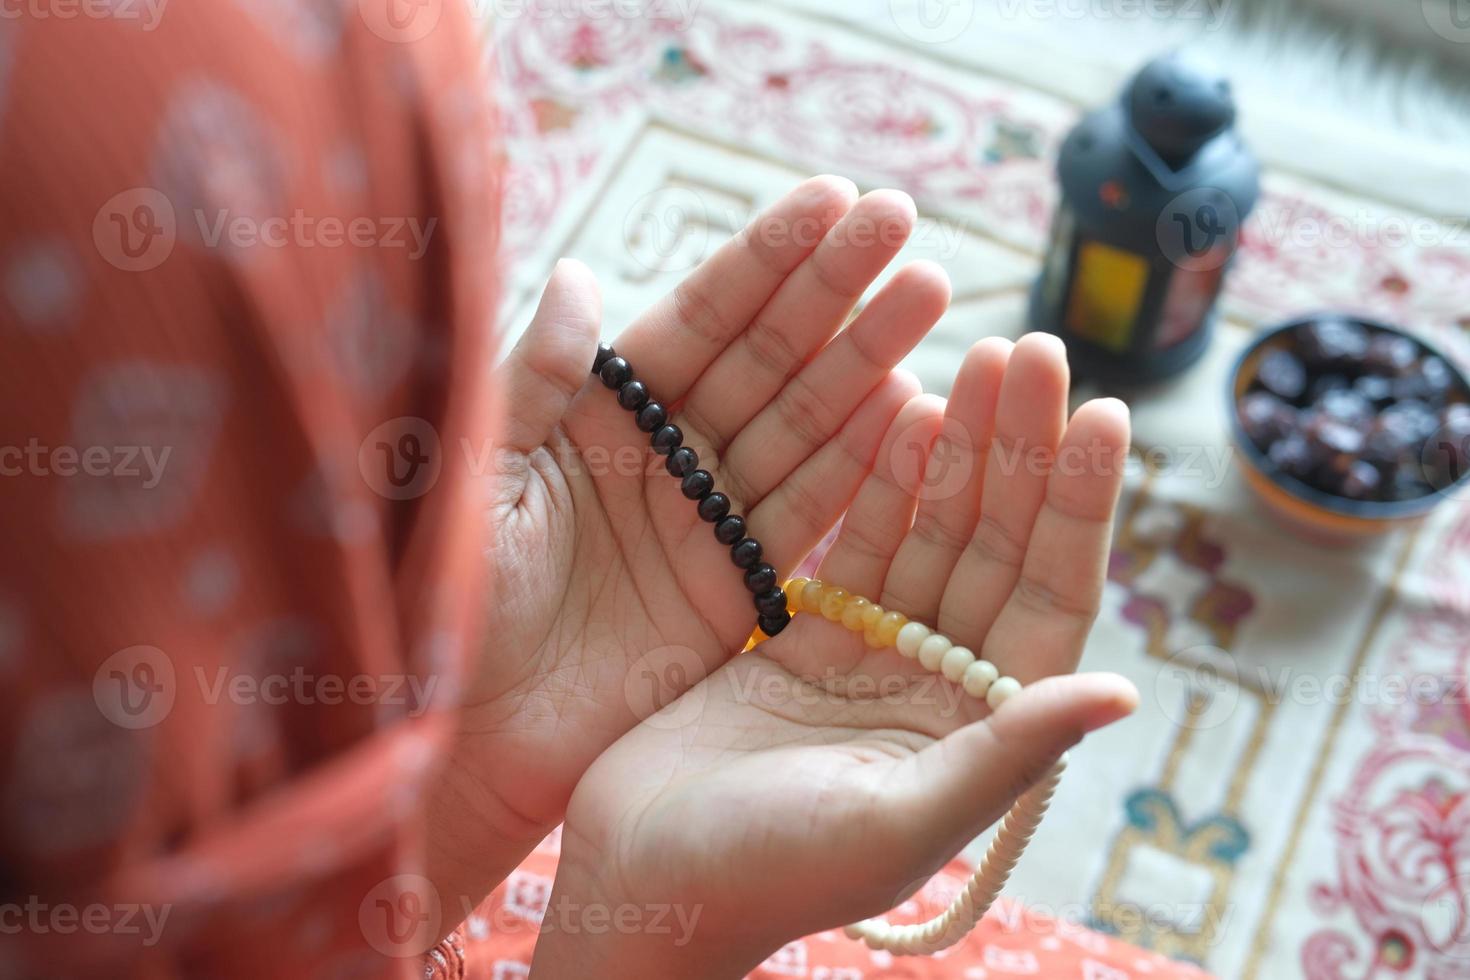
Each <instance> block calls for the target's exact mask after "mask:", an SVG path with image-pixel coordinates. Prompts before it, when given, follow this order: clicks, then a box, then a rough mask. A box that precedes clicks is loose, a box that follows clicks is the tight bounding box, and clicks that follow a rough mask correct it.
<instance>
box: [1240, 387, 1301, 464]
mask: <svg viewBox="0 0 1470 980" xmlns="http://www.w3.org/2000/svg"><path fill="white" fill-rule="evenodd" d="M1240 425H1241V428H1243V429H1245V434H1246V436H1248V437H1249V438H1250V441H1251V442H1253V443H1255V444H1256V448H1258V449H1262V450H1264V449H1266V448H1267V447H1269V446H1270V445H1271V443H1273V442H1275V441H1276V440H1278V439H1284V438H1285V437H1286V435H1287V433H1289V432H1291V431H1292V430H1293V429H1295V428H1296V425H1297V410H1296V409H1295V408H1293V407H1291V406H1290V405H1288V404H1287V403H1286V402H1284V401H1282V400H1281V399H1280V398H1277V397H1276V396H1275V395H1273V394H1271V393H1270V392H1269V391H1253V392H1251V393H1250V394H1249V395H1246V396H1245V397H1244V398H1242V399H1241V400H1240Z"/></svg>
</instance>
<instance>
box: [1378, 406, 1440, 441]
mask: <svg viewBox="0 0 1470 980" xmlns="http://www.w3.org/2000/svg"><path fill="white" fill-rule="evenodd" d="M1378 417H1379V418H1380V419H1382V420H1383V422H1384V424H1386V425H1391V426H1393V427H1394V428H1395V429H1396V430H1397V431H1399V432H1402V433H1403V435H1404V438H1405V439H1407V440H1408V441H1409V442H1410V443H1412V444H1413V445H1415V446H1422V445H1423V444H1424V440H1426V439H1428V438H1429V437H1430V436H1431V435H1433V434H1434V430H1435V429H1437V428H1439V415H1438V414H1437V413H1436V412H1435V411H1434V409H1432V408H1430V407H1429V404H1428V403H1427V402H1421V401H1419V400H1418V399H1417V398H1409V399H1406V400H1404V401H1401V402H1395V403H1394V404H1392V405H1390V406H1388V407H1387V408H1385V409H1384V410H1383V411H1382V412H1381V413H1379V416H1378Z"/></svg>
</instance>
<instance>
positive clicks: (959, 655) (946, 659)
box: [939, 647, 975, 684]
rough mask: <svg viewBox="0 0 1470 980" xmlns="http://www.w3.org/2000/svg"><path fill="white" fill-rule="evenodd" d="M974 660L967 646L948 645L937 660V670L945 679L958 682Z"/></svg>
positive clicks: (954, 682) (973, 655)
mask: <svg viewBox="0 0 1470 980" xmlns="http://www.w3.org/2000/svg"><path fill="white" fill-rule="evenodd" d="M974 662H975V654H973V653H972V652H970V649H969V648H968V647H950V648H949V650H948V651H947V652H946V653H945V654H944V656H943V657H941V658H940V660H939V672H940V673H941V674H943V675H944V679H945V680H947V681H949V682H951V683H953V684H958V683H959V682H960V679H961V678H963V677H964V676H965V671H967V670H969V669H970V665H971V664H972V663H974Z"/></svg>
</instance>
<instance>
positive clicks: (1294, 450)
mask: <svg viewBox="0 0 1470 980" xmlns="http://www.w3.org/2000/svg"><path fill="white" fill-rule="evenodd" d="M1253 381H1254V384H1253V386H1252V388H1251V389H1250V391H1249V392H1248V393H1247V394H1245V395H1244V396H1243V397H1242V398H1241V399H1240V402H1239V404H1238V405H1237V406H1236V412H1237V413H1238V415H1239V420H1240V427H1241V430H1242V431H1243V432H1244V434H1245V437H1246V438H1247V439H1249V440H1250V441H1251V442H1252V443H1253V444H1254V445H1255V446H1256V447H1257V448H1258V449H1261V450H1262V451H1263V452H1265V454H1266V456H1267V458H1268V459H1269V460H1270V463H1271V465H1272V466H1273V467H1274V468H1275V469H1276V470H1277V471H1279V472H1280V473H1282V474H1284V475H1287V476H1290V477H1293V478H1295V479H1297V480H1300V481H1301V482H1303V483H1305V484H1307V485H1308V486H1310V487H1313V488H1315V489H1317V490H1320V491H1322V492H1324V493H1328V494H1332V495H1334V496H1338V497H1342V498H1345V499H1348V500H1413V499H1418V498H1421V497H1424V496H1426V495H1428V494H1432V493H1434V492H1435V491H1436V490H1443V489H1444V488H1446V487H1448V486H1450V485H1451V484H1454V483H1455V482H1456V481H1457V480H1460V479H1461V478H1465V477H1466V476H1467V474H1470V403H1467V396H1470V392H1467V391H1466V390H1465V385H1464V382H1463V381H1461V380H1460V379H1459V376H1458V375H1457V374H1456V372H1455V371H1454V369H1453V368H1451V367H1450V366H1449V364H1447V363H1446V362H1445V361H1444V359H1442V358H1440V357H1437V356H1435V355H1434V354H1432V353H1430V352H1429V351H1428V350H1427V349H1426V348H1425V347H1423V346H1421V345H1420V344H1419V343H1418V342H1417V341H1415V340H1414V339H1413V338H1412V337H1409V336H1407V335H1404V334H1400V333H1398V332H1395V331H1390V330H1386V329H1383V328H1380V327H1376V326H1370V325H1367V324H1364V323H1359V322H1356V321H1353V320H1351V319H1348V318H1344V317H1340V316H1329V317H1321V318H1319V319H1317V320H1314V321H1311V322H1309V323H1305V324H1303V325H1301V326H1300V327H1298V328H1296V329H1294V330H1291V331H1287V332H1286V333H1284V334H1283V337H1282V340H1277V341H1273V343H1272V346H1271V348H1270V349H1268V350H1267V351H1265V352H1264V353H1263V354H1262V355H1261V356H1260V359H1259V360H1258V361H1257V363H1256V376H1255V378H1254V379H1253Z"/></svg>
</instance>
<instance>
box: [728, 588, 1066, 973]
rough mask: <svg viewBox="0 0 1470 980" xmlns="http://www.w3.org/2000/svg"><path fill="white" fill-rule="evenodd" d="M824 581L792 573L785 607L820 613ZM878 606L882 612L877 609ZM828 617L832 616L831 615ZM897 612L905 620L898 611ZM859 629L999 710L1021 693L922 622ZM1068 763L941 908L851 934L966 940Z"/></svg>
mask: <svg viewBox="0 0 1470 980" xmlns="http://www.w3.org/2000/svg"><path fill="white" fill-rule="evenodd" d="M825 588H826V586H825V585H824V584H823V583H822V582H819V581H817V580H816V579H793V580H792V581H790V582H787V583H786V593H787V596H788V597H789V600H788V601H789V602H790V606H789V608H790V610H791V611H792V612H799V611H800V612H808V613H825V612H826V611H825V610H824V609H823V608H822V600H823V591H824V589H825ZM838 591H839V592H840V593H841V595H842V596H844V597H845V598H844V599H843V601H847V600H850V599H852V598H855V597H853V596H847V594H846V593H845V592H841V590H838ZM864 601H866V600H864ZM838 605H839V606H840V605H841V603H840V602H839V603H838ZM872 608H876V607H870V606H866V607H864V611H865V612H869V611H871V609H872ZM879 612H882V610H881V608H880V609H879ZM888 615H894V614H892V613H890V614H888ZM826 618H828V619H831V618H833V617H832V616H831V615H830V614H828V615H827V616H826ZM899 618H900V619H902V617H901V616H900V617H899ZM841 622H842V624H843V625H844V626H846V627H847V628H848V629H850V630H853V631H854V632H857V631H858V630H860V629H862V630H867V629H868V627H867V626H866V624H863V623H862V622H861V621H860V620H859V619H856V618H855V619H853V621H852V622H849V621H848V619H847V617H845V616H844V617H841ZM864 635H865V638H867V640H868V644H869V645H870V646H875V647H876V646H888V645H891V646H893V647H895V648H896V649H897V650H898V652H899V654H900V655H902V656H904V657H907V658H908V659H910V660H917V661H918V662H919V664H920V665H921V666H923V668H924V669H925V670H932V671H934V672H935V673H938V674H942V675H943V676H944V677H945V679H947V680H949V681H950V682H951V683H954V684H958V685H960V686H961V687H962V688H963V689H964V691H965V693H966V694H968V695H970V696H971V697H973V698H975V699H977V700H983V701H984V702H985V703H986V704H987V705H989V706H990V710H992V711H998V710H1000V706H1001V705H1003V704H1005V703H1006V701H1008V700H1010V699H1011V698H1013V697H1015V696H1016V695H1017V694H1020V693H1021V682H1020V681H1018V680H1016V679H1015V678H1014V677H1002V676H1001V673H1000V670H999V669H997V667H996V666H995V664H992V663H991V662H989V661H988V660H981V659H980V658H979V657H977V656H976V655H975V653H974V651H972V650H970V649H968V648H966V647H962V646H956V645H955V643H954V641H953V640H951V639H950V638H949V637H947V636H945V635H944V634H942V633H937V632H935V631H934V630H931V629H930V628H929V627H927V626H925V625H923V624H922V623H915V622H906V623H904V625H903V626H901V627H899V628H898V629H897V631H896V632H895V633H894V634H893V636H892V639H891V640H885V639H884V638H883V637H882V636H881V635H877V636H875V635H874V634H872V633H871V632H865V634H864ZM752 642H754V641H752ZM1066 768H1067V757H1066V756H1065V755H1064V756H1062V757H1061V758H1060V759H1058V760H1057V762H1056V764H1055V765H1054V766H1052V767H1051V769H1050V770H1048V772H1047V774H1046V776H1044V777H1043V778H1042V780H1041V781H1040V782H1039V783H1037V784H1036V785H1035V786H1033V787H1031V788H1030V789H1029V790H1027V791H1026V792H1025V793H1023V794H1021V797H1020V799H1018V800H1016V802H1015V805H1013V806H1012V807H1011V809H1010V812H1008V813H1007V814H1006V815H1005V818H1004V819H1002V820H1001V823H1000V827H999V828H997V830H996V832H995V839H994V840H992V841H991V842H990V849H989V850H988V851H986V853H985V860H983V861H981V862H980V867H978V868H977V869H975V873H974V874H973V875H972V876H971V877H970V882H969V884H968V885H966V886H965V890H964V891H962V892H961V893H960V894H959V896H958V897H957V898H956V899H955V900H954V901H953V902H952V903H950V906H949V908H948V909H946V910H945V911H944V913H943V914H942V915H939V916H937V917H935V918H933V919H930V920H929V921H928V922H923V923H920V924H918V925H906V926H895V925H892V924H891V923H889V922H888V920H886V919H881V918H880V919H864V920H863V921H862V922H858V923H855V924H854V925H850V926H848V927H847V929H846V932H847V935H848V936H850V937H851V938H853V939H861V940H862V941H863V942H865V943H867V944H868V946H869V947H871V948H872V949H882V950H887V951H888V952H890V953H897V954H899V955H908V956H912V955H920V954H928V953H937V952H939V951H940V950H942V949H947V948H949V947H950V946H953V945H954V944H955V943H957V942H959V941H960V940H961V939H963V938H964V937H965V935H966V934H967V933H968V932H969V931H970V930H971V929H973V928H975V925H976V924H977V923H978V922H979V921H980V920H981V919H983V918H984V917H985V913H986V912H987V911H989V910H990V906H991V905H993V904H994V903H995V899H996V897H997V896H998V895H1000V890H1001V889H1002V888H1004V887H1005V883H1006V881H1007V880H1008V879H1009V878H1010V876H1011V872H1012V871H1013V870H1015V867H1016V862H1017V861H1019V860H1020V859H1021V854H1022V853H1023V852H1025V850H1026V845H1027V844H1029V843H1030V842H1031V837H1032V835H1033V834H1035V833H1036V828H1037V827H1038V826H1039V825H1040V824H1041V818H1042V817H1043V816H1044V815H1045V814H1046V808H1047V805H1048V804H1049V803H1050V802H1051V797H1052V794H1053V793H1055V792H1056V788H1057V783H1058V782H1059V781H1060V780H1061V778H1062V771H1063V770H1064V769H1066Z"/></svg>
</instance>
